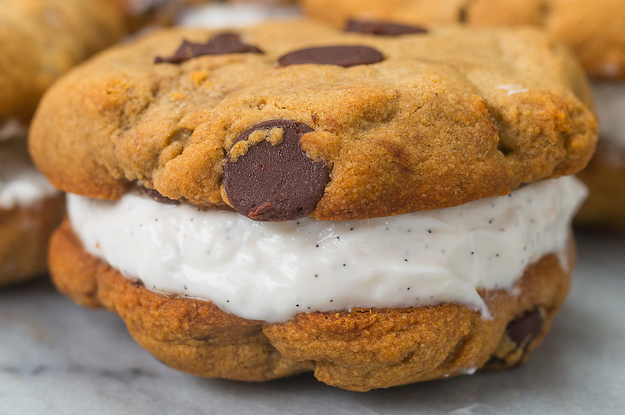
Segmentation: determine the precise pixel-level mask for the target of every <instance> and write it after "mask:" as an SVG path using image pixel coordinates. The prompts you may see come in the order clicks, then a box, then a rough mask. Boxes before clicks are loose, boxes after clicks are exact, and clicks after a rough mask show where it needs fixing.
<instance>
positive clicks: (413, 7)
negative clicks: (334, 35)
mask: <svg viewBox="0 0 625 415" xmlns="http://www.w3.org/2000/svg"><path fill="white" fill-rule="evenodd" d="M303 7H304V9H305V11H306V12H307V13H308V14H309V15H310V16H312V17H315V18H319V19H323V20H327V21H329V22H331V23H332V24H334V25H335V26H337V27H343V26H344V24H345V22H346V21H347V19H349V18H355V19H363V20H388V21H395V22H401V23H405V24H419V25H425V26H431V25H440V24H456V23H462V24H466V25H468V26H476V27H480V26H516V25H534V26H539V27H542V28H544V29H546V30H547V31H549V32H550V33H552V34H553V35H555V36H556V37H558V38H559V39H561V40H563V41H564V42H565V43H566V44H567V45H569V46H570V47H571V48H572V49H573V50H574V51H575V53H576V55H577V57H578V58H579V59H580V61H581V62H582V65H583V66H584V68H585V69H586V71H587V73H588V74H589V75H591V76H593V77H602V78H618V79H625V31H623V27H625V2H623V1H622V0H303Z"/></svg>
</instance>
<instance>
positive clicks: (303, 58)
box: [278, 45, 384, 68]
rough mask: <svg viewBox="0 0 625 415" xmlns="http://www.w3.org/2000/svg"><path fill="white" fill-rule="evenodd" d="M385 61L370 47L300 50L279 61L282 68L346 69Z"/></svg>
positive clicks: (323, 47)
mask: <svg viewBox="0 0 625 415" xmlns="http://www.w3.org/2000/svg"><path fill="white" fill-rule="evenodd" d="M382 60H384V56H383V55H382V53H380V52H379V51H377V50H376V49H373V48H370V47H369V46H359V45H352V46H322V47H317V48H307V49H299V50H296V51H293V52H290V53H287V54H286V55H284V56H282V57H281V58H280V59H278V62H279V63H280V66H281V67H284V66H289V65H303V64H307V63H311V64H317V65H338V66H342V67H344V68H348V67H350V66H355V65H370V64H372V63H377V62H381V61H382Z"/></svg>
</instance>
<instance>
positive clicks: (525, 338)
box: [506, 310, 544, 345]
mask: <svg viewBox="0 0 625 415" xmlns="http://www.w3.org/2000/svg"><path fill="white" fill-rule="evenodd" d="M543 323H544V319H543V316H542V315H541V314H540V311H538V310H533V311H528V312H526V313H524V314H523V315H522V316H521V317H518V318H517V319H515V320H512V321H511V322H510V323H508V327H507V328H506V332H507V333H508V337H509V338H510V340H512V341H513V342H515V343H516V344H518V345H522V344H525V343H529V342H530V341H532V340H533V339H535V338H536V337H537V336H538V335H539V334H540V332H541V331H542V328H543Z"/></svg>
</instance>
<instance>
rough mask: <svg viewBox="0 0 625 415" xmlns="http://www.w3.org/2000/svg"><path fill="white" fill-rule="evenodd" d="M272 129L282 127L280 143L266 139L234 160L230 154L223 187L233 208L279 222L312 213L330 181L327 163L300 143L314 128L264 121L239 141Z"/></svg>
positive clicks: (298, 123)
mask: <svg viewBox="0 0 625 415" xmlns="http://www.w3.org/2000/svg"><path fill="white" fill-rule="evenodd" d="M273 128H282V129H283V131H284V134H283V138H282V141H281V142H280V143H279V144H277V145H272V144H271V143H270V142H269V141H267V140H263V141H261V142H260V143H258V144H255V145H252V146H250V148H249V149H248V151H247V153H246V154H244V155H241V156H240V157H238V159H237V160H236V161H232V159H231V158H230V155H228V157H227V159H226V164H225V165H224V176H223V185H224V190H225V192H226V195H227V197H228V200H229V202H230V204H231V205H232V207H234V209H235V210H236V211H237V212H239V213H240V214H242V215H244V216H247V217H249V218H250V219H253V220H257V221H265V222H279V221H285V220H293V219H298V218H302V217H304V216H308V215H309V214H310V213H312V211H313V210H315V206H317V203H318V202H319V200H320V199H321V197H322V196H323V193H324V191H325V187H326V184H327V183H328V181H329V180H330V174H329V171H328V168H327V167H326V165H325V164H323V163H321V162H316V161H314V160H312V159H310V158H308V157H306V154H305V153H304V152H303V151H302V150H301V148H300V144H299V141H300V138H301V137H302V135H304V134H306V133H309V132H311V131H312V129H311V128H310V127H308V126H307V125H306V124H303V123H300V122H295V121H290V120H271V121H265V122H262V123H260V124H256V125H255V126H253V127H252V128H250V129H249V130H247V131H245V132H244V133H243V134H242V135H241V136H240V137H239V138H238V139H237V141H236V142H239V141H243V140H247V139H248V138H249V136H250V134H252V133H253V132H254V131H257V130H271V129H273ZM236 142H235V144H236Z"/></svg>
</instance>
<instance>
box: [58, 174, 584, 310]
mask: <svg viewBox="0 0 625 415" xmlns="http://www.w3.org/2000/svg"><path fill="white" fill-rule="evenodd" d="M585 196H586V190H585V188H584V186H583V185H582V184H581V183H580V182H579V181H578V180H577V179H575V178H573V177H563V178H560V179H554V180H546V181H542V182H539V183H535V184H532V185H529V186H525V187H523V188H520V189H518V190H516V191H514V192H512V193H511V194H510V195H507V196H500V197H493V198H489V199H483V200H478V201H475V202H471V203H468V204H466V205H462V206H458V207H453V208H447V209H440V210H433V211H428V212H415V213H410V214H405V215H400V216H393V217H384V218H376V219H368V220H360V221H336V222H330V221H317V220H315V219H311V218H304V219H300V220H297V221H288V222H281V223H265V222H254V221H252V220H250V219H248V218H246V217H243V216H241V215H238V214H236V213H233V212H228V211H217V210H202V209H199V208H197V207H194V206H191V205H184V204H182V205H167V204H162V203H158V202H156V201H154V200H152V199H150V198H148V197H147V196H144V195H142V194H140V193H139V192H138V191H135V192H131V193H128V194H126V195H125V196H123V197H122V199H121V200H119V201H104V200H96V199H90V198H86V197H82V196H77V195H68V211H69V212H68V213H69V218H70V221H71V224H72V227H73V229H74V231H75V232H76V234H77V235H78V237H79V238H80V240H81V241H82V243H83V245H84V247H85V249H86V250H87V251H88V252H90V253H91V254H93V255H95V256H97V257H98V258H101V259H103V260H104V261H106V262H107V263H108V264H110V265H111V266H113V267H115V268H117V269H118V270H120V271H121V272H122V273H123V274H124V275H126V276H127V277H129V278H133V279H134V278H138V279H140V280H141V281H142V282H143V283H144V284H145V285H146V287H148V288H150V289H152V290H156V291H162V292H167V293H177V294H180V295H184V296H188V297H193V298H198V299H205V300H210V301H212V302H214V303H215V304H216V305H217V306H218V307H220V308H221V309H223V310H225V311H227V312H230V313H232V314H235V315H237V316H240V317H244V318H247V319H256V320H265V321H269V322H280V321H286V320H288V319H289V318H291V317H293V316H294V315H295V314H297V313H298V312H302V311H330V310H337V309H338V310H340V309H350V308H352V307H407V306H425V305H433V304H440V303H444V302H457V303H462V304H465V305H467V306H470V307H471V308H473V309H476V310H480V311H481V312H482V314H483V316H484V317H486V318H488V317H489V311H488V309H487V308H486V306H485V304H484V301H483V300H482V298H481V297H480V295H479V294H478V290H480V289H498V288H502V289H509V288H512V287H513V286H514V283H515V281H516V280H517V279H519V278H520V277H521V276H522V274H523V272H524V269H525V268H526V267H527V266H528V265H529V264H531V263H533V262H535V261H537V260H538V259H540V258H541V257H542V256H544V255H546V254H549V253H556V254H558V255H559V257H560V260H561V264H562V265H563V266H565V264H566V257H565V254H564V253H565V252H566V247H567V244H568V239H569V237H570V235H569V227H570V223H571V218H572V216H573V214H574V213H575V211H576V210H577V208H578V207H579V204H580V203H581V201H582V200H583V199H584V198H585Z"/></svg>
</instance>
